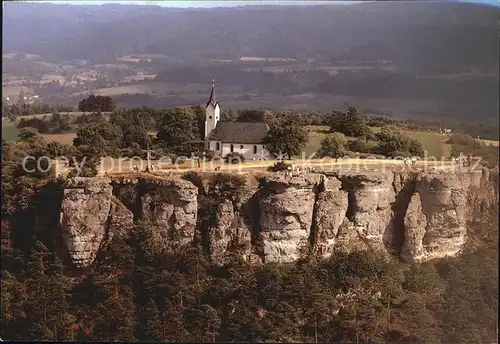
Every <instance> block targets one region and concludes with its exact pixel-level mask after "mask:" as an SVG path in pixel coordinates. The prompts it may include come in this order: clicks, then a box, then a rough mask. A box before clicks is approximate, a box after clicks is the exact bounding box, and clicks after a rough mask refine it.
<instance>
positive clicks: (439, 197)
mask: <svg viewBox="0 0 500 344" xmlns="http://www.w3.org/2000/svg"><path fill="white" fill-rule="evenodd" d="M204 178H205V179H204ZM238 178H239V177H238ZM238 178H237V177H235V175H226V176H225V177H224V178H219V179H217V177H216V178H215V179H217V180H218V181H217V182H214V178H213V175H212V177H206V176H205V177H203V178H202V177H198V181H197V182H196V181H194V180H193V182H189V181H186V180H182V179H180V178H173V177H172V178H169V179H158V178H155V177H153V176H151V177H148V176H146V177H142V178H135V179H134V178H131V179H123V178H122V179H114V180H110V179H106V178H73V179H68V181H67V184H66V186H65V190H64V198H63V200H62V204H61V217H60V229H61V232H62V235H63V239H64V243H65V245H66V248H67V251H68V252H69V255H70V257H71V260H72V261H73V263H74V264H75V265H76V266H78V267H85V266H88V265H89V264H92V262H93V261H94V259H95V257H96V255H97V253H98V251H99V249H100V248H101V247H102V245H103V244H104V243H106V242H107V241H108V240H109V239H110V238H112V237H113V236H115V235H118V236H127V235H128V233H129V232H130V229H131V228H132V227H133V224H134V221H141V222H142V223H144V224H145V225H146V226H148V227H149V228H151V229H153V233H154V235H155V241H156V242H157V243H158V244H159V245H160V246H161V247H163V248H166V249H170V250H172V249H174V250H175V249H177V248H178V247H180V246H183V245H190V244H201V245H202V246H203V247H204V248H205V251H206V252H207V253H208V254H209V256H210V258H211V260H212V261H213V262H215V263H220V264H223V263H224V262H226V261H227V258H228V257H229V256H231V255H234V254H237V255H241V256H243V258H244V259H246V260H249V261H252V262H255V261H261V262H283V263H286V262H292V261H294V260H297V259H298V258H300V257H301V256H304V255H307V254H319V255H320V256H329V255H331V254H332V253H333V252H335V251H336V250H358V249H367V248H370V249H377V250H383V251H386V252H387V253H388V254H393V255H400V256H401V257H402V258H403V259H404V260H406V261H412V262H420V261H425V260H429V259H435V258H439V257H444V256H449V255H456V254H457V253H459V252H460V250H461V248H462V247H463V245H464V243H465V241H466V238H467V227H468V223H469V222H470V221H473V220H474V216H477V214H478V213H480V212H481V211H485V210H486V209H487V207H488V206H490V205H491V204H493V203H495V202H498V173H488V171H486V170H485V171H483V172H481V171H474V172H456V173H455V172H439V173H437V172H436V173H429V172H426V173H424V172H420V173H413V174H411V173H405V172H377V173H357V174H356V173H351V174H339V173H333V172H326V173H324V174H320V173H314V174H309V175H304V176H301V177H294V178H291V179H286V178H284V176H283V175H281V174H279V173H278V174H272V175H271V174H269V175H267V176H265V177H262V178H261V179H260V183H259V186H257V185H256V184H255V183H254V184H255V185H254V184H252V183H251V180H250V179H252V178H250V179H247V180H243V181H242V180H240V181H238V180H239V179H238ZM253 181H254V182H256V180H255V179H253ZM193 183H194V184H193ZM195 184H196V186H195ZM198 184H199V185H198ZM199 238H201V240H199Z"/></svg>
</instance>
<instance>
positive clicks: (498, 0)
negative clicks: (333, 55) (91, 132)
mask: <svg viewBox="0 0 500 344" xmlns="http://www.w3.org/2000/svg"><path fill="white" fill-rule="evenodd" d="M427 1H429V0H427ZM445 1H446V0H445ZM36 2H49V3H55V4H70V5H104V4H121V5H127V4H128V5H156V6H163V7H183V8H187V7H234V6H247V5H321V4H330V5H333V4H336V5H350V4H355V3H359V2H361V1H269V0H254V1H146V0H143V1H140V0H132V1H120V0H95V1H94V0H87V1H84V0H59V1H51V0H44V1H36ZM430 2H434V1H430ZM435 2H438V1H435ZM450 2H471V3H480V4H487V5H493V6H497V7H498V6H500V0H457V1H450Z"/></svg>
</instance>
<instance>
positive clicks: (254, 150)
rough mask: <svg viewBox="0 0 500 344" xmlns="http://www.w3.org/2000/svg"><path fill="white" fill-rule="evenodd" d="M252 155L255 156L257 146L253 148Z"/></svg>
mask: <svg viewBox="0 0 500 344" xmlns="http://www.w3.org/2000/svg"><path fill="white" fill-rule="evenodd" d="M253 154H257V145H255V146H253Z"/></svg>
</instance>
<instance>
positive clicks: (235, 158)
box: [224, 152, 245, 164]
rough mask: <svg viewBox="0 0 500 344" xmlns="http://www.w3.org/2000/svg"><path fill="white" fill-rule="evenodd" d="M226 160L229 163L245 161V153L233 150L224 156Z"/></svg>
mask: <svg viewBox="0 0 500 344" xmlns="http://www.w3.org/2000/svg"><path fill="white" fill-rule="evenodd" d="M224 161H225V162H226V163H227V164H239V163H242V162H244V161H245V157H244V156H243V154H240V153H236V152H232V153H228V154H227V155H226V156H225V157H224Z"/></svg>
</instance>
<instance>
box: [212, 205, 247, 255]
mask: <svg viewBox="0 0 500 344" xmlns="http://www.w3.org/2000/svg"><path fill="white" fill-rule="evenodd" d="M239 211H240V209H239V208H238V207H236V206H235V205H233V203H232V202H231V200H228V199H225V200H223V201H222V202H221V203H220V204H219V205H218V206H217V211H216V214H215V225H214V226H213V228H211V230H210V241H209V242H210V244H209V249H210V256H211V258H212V261H214V262H217V263H219V264H223V263H225V262H226V259H227V258H228V255H229V254H230V253H239V254H240V255H242V256H243V258H244V259H248V258H249V255H250V253H251V240H252V238H251V233H250V229H249V228H248V226H247V225H246V223H245V220H244V218H243V217H242V216H241V215H240V213H239Z"/></svg>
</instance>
